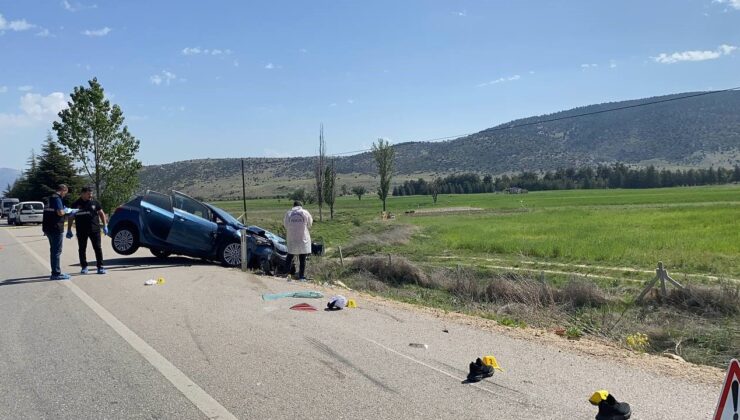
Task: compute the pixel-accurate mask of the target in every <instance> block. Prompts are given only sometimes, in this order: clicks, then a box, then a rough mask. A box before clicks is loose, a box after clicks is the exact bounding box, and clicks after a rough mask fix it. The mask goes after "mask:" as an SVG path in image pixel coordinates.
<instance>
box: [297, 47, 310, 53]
mask: <svg viewBox="0 0 740 420" xmlns="http://www.w3.org/2000/svg"><path fill="white" fill-rule="evenodd" d="M298 51H300V52H301V53H302V54H308V50H307V49H305V48H301V49H300V50H298Z"/></svg>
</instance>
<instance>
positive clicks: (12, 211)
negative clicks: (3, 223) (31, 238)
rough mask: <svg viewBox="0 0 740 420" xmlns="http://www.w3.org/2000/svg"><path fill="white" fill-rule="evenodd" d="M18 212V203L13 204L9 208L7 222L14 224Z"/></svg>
mask: <svg viewBox="0 0 740 420" xmlns="http://www.w3.org/2000/svg"><path fill="white" fill-rule="evenodd" d="M17 214H18V205H17V204H13V207H11V208H10V213H8V224H9V225H14V224H15V217H16V215H17Z"/></svg>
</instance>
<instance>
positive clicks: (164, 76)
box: [149, 70, 185, 86]
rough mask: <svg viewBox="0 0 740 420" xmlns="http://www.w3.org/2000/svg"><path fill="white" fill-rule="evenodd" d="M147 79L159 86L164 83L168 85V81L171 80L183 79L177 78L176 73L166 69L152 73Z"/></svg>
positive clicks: (182, 80) (181, 80) (180, 80)
mask: <svg viewBox="0 0 740 420" xmlns="http://www.w3.org/2000/svg"><path fill="white" fill-rule="evenodd" d="M149 81H150V82H151V83H152V84H153V85H157V86H159V85H161V84H163V83H164V85H165V86H169V85H170V83H171V82H173V81H179V82H184V81H185V79H178V78H177V75H176V74H174V73H172V72H169V71H167V70H162V72H161V73H159V74H154V75H152V76H149Z"/></svg>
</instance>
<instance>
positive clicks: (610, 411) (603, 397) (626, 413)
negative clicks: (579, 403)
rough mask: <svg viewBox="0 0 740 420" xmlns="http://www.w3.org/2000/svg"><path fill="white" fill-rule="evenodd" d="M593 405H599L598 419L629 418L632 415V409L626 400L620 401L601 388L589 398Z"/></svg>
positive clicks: (616, 419) (620, 419)
mask: <svg viewBox="0 0 740 420" xmlns="http://www.w3.org/2000/svg"><path fill="white" fill-rule="evenodd" d="M588 402H590V403H591V404H592V405H595V406H598V407H599V412H598V414H596V420H628V419H629V418H630V417H631V416H632V409H631V408H630V405H629V404H627V403H626V402H619V401H617V399H616V398H614V396H613V395H611V394H610V393H609V391H607V390H604V389H602V390H599V391H596V392H594V393H593V395H591V398H589V399H588Z"/></svg>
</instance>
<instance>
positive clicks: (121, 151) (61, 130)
mask: <svg viewBox="0 0 740 420" xmlns="http://www.w3.org/2000/svg"><path fill="white" fill-rule="evenodd" d="M88 85H89V87H88V88H85V87H84V86H78V87H76V88H74V92H73V93H72V94H71V98H72V100H71V101H70V102H69V108H67V109H64V110H62V111H61V112H60V113H59V118H60V119H61V122H58V121H55V122H54V125H53V128H54V131H56V133H57V138H58V139H59V143H60V144H61V145H62V146H64V147H65V148H66V150H67V152H68V153H69V154H70V155H71V156H72V158H73V159H74V160H75V161H76V163H77V164H79V166H80V167H81V169H82V170H83V171H84V172H85V173H86V174H87V175H88V176H89V177H90V179H91V180H92V181H93V183H94V185H95V192H96V194H97V197H98V200H100V201H101V202H102V204H103V207H104V208H106V209H108V210H110V209H111V208H112V207H113V206H114V205H115V204H118V202H120V200H121V198H122V197H123V199H124V200H125V199H126V198H128V197H129V196H130V195H131V194H133V193H134V191H135V190H136V187H137V185H138V176H137V173H138V171H139V169H141V162H140V161H139V160H137V159H136V157H135V155H136V153H137V152H138V151H139V140H137V139H136V138H135V137H134V136H133V135H132V134H131V133H129V131H128V127H127V126H125V125H123V123H124V117H123V111H121V108H120V107H119V106H118V105H113V106H111V104H110V101H109V100H107V99H105V94H104V92H103V87H102V86H101V85H100V83H98V79H97V78H93V79H92V80H90V81H88Z"/></svg>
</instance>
